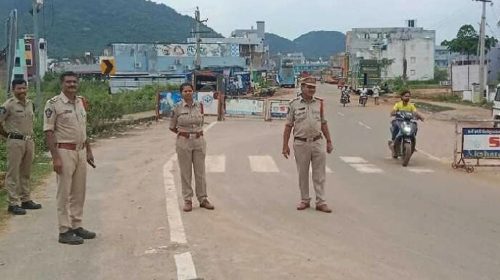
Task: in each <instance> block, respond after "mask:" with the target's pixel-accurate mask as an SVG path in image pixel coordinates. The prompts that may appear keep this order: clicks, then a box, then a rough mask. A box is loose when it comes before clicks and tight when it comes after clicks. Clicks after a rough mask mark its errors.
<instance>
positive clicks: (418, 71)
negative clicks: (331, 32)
mask: <svg viewBox="0 0 500 280" xmlns="http://www.w3.org/2000/svg"><path fill="white" fill-rule="evenodd" d="M407 23H408V24H407V27H394V28H353V29H352V31H349V32H347V36H346V52H347V53H348V55H349V64H350V66H349V67H350V71H351V74H355V72H356V71H357V70H356V69H357V68H359V63H360V61H361V60H363V59H365V60H377V61H380V62H381V63H382V65H381V68H382V71H381V73H382V77H381V78H382V79H393V78H397V77H402V76H404V74H405V73H404V72H405V68H406V76H407V78H408V80H413V81H416V80H431V79H433V78H434V55H435V54H434V48H435V41H436V32H435V31H434V30H425V29H423V28H421V27H415V21H413V20H410V21H408V22H407Z"/></svg>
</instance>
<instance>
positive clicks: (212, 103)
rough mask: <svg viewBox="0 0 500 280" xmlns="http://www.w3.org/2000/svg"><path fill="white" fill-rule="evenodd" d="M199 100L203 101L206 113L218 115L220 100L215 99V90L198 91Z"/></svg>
mask: <svg viewBox="0 0 500 280" xmlns="http://www.w3.org/2000/svg"><path fill="white" fill-rule="evenodd" d="M197 96H198V97H197V100H198V101H199V102H201V103H203V109H204V111H205V115H217V105H218V100H217V99H214V93H213V92H198V93H197Z"/></svg>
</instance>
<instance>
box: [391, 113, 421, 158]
mask: <svg viewBox="0 0 500 280" xmlns="http://www.w3.org/2000/svg"><path fill="white" fill-rule="evenodd" d="M395 120H396V121H397V122H398V128H399V130H398V134H397V135H396V138H395V140H394V143H389V148H390V149H391V151H392V157H393V158H394V159H397V158H398V157H401V158H402V160H403V163H402V165H403V166H405V167H406V166H408V162H409V161H410V158H411V156H412V155H413V153H414V152H415V144H416V140H417V130H418V126H417V119H416V118H415V115H414V114H413V113H411V112H404V111H401V112H397V113H396V117H395ZM391 130H392V126H391Z"/></svg>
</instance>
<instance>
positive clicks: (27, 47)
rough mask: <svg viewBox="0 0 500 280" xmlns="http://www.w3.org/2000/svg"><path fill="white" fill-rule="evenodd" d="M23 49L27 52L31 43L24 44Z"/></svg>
mask: <svg viewBox="0 0 500 280" xmlns="http://www.w3.org/2000/svg"><path fill="white" fill-rule="evenodd" d="M24 50H25V51H27V52H29V51H31V45H30V44H26V45H24Z"/></svg>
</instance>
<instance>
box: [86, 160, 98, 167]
mask: <svg viewBox="0 0 500 280" xmlns="http://www.w3.org/2000/svg"><path fill="white" fill-rule="evenodd" d="M87 163H88V164H89V165H90V166H92V168H96V166H95V163H94V161H93V160H90V159H88V160H87Z"/></svg>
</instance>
